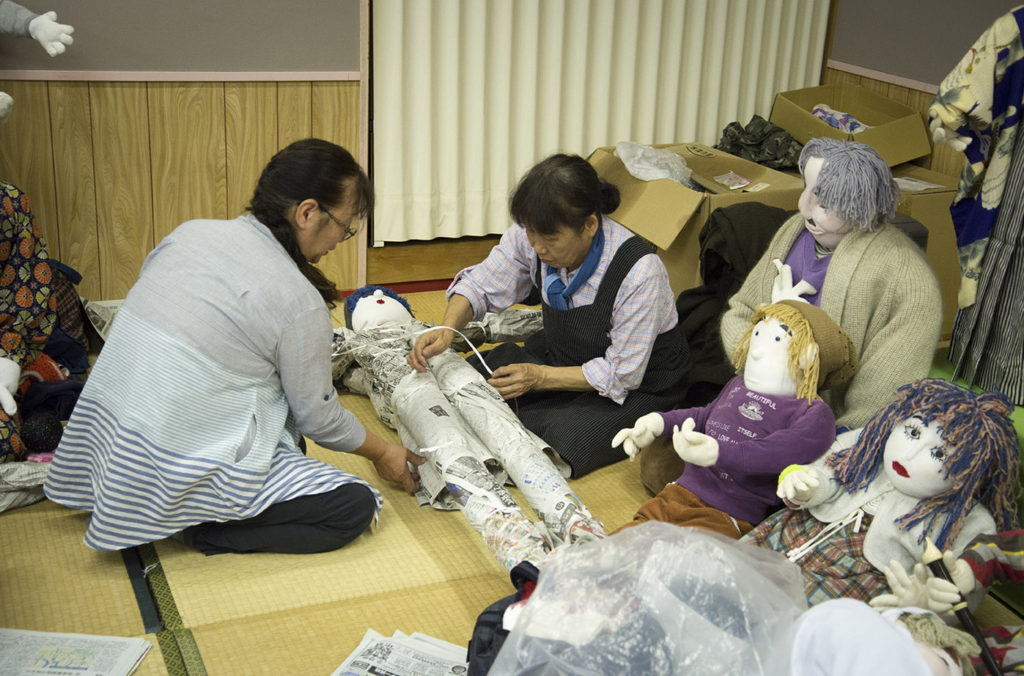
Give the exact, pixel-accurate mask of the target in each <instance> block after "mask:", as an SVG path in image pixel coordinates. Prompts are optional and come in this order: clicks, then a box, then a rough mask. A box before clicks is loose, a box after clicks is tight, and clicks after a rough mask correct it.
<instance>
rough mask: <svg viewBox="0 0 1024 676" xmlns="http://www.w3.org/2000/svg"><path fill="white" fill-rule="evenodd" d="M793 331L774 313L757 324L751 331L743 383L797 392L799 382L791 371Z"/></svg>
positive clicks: (758, 389) (766, 391)
mask: <svg viewBox="0 0 1024 676" xmlns="http://www.w3.org/2000/svg"><path fill="white" fill-rule="evenodd" d="M791 340H793V333H792V332H791V331H790V330H789V327H788V326H786V325H785V324H783V323H782V322H780V321H779V320H778V319H775V318H774V317H766V318H765V319H762V320H761V321H759V322H758V323H757V324H756V325H755V326H754V332H753V333H752V334H751V335H750V348H749V349H748V351H747V361H746V362H745V363H744V364H743V383H744V384H745V385H746V386H747V387H748V388H749V389H751V390H753V391H754V392H760V393H761V394H772V395H789V396H796V383H795V382H793V377H792V376H790V375H789V343H790V341H791Z"/></svg>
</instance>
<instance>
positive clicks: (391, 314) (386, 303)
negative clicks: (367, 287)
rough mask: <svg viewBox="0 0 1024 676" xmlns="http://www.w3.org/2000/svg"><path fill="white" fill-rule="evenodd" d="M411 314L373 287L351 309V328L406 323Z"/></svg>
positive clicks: (355, 329) (410, 318)
mask: <svg viewBox="0 0 1024 676" xmlns="http://www.w3.org/2000/svg"><path fill="white" fill-rule="evenodd" d="M411 320H412V315H411V314H409V311H408V310H406V309H405V306H404V305H402V304H401V303H399V302H398V301H397V300H395V299H394V298H392V297H391V296H387V295H385V294H384V292H383V291H381V290H380V289H375V290H374V292H373V293H372V294H370V295H369V296H363V297H362V298H360V299H359V301H358V302H357V303H356V306H355V307H354V308H353V309H352V319H351V323H352V329H353V330H354V331H362V330H363V329H372V328H374V327H377V326H395V325H401V324H408V323H409V322H410V321H411Z"/></svg>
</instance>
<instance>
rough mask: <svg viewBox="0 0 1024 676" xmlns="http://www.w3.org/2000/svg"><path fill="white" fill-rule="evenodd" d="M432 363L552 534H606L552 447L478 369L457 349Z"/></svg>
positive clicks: (564, 538)
mask: <svg viewBox="0 0 1024 676" xmlns="http://www.w3.org/2000/svg"><path fill="white" fill-rule="evenodd" d="M430 368H431V371H432V372H433V374H434V377H435V378H436V379H437V383H438V386H439V387H440V388H441V391H442V392H443V393H444V395H445V397H447V399H448V400H449V401H451V403H452V405H453V406H454V407H455V409H456V410H457V411H458V412H459V415H460V417H461V418H462V421H463V424H464V425H465V426H466V427H468V428H469V429H471V430H472V431H473V433H474V434H475V435H476V436H477V437H479V438H480V440H481V441H482V442H483V444H484V445H485V446H486V447H487V449H488V450H489V451H490V452H491V454H492V455H493V456H494V457H495V458H496V459H497V461H498V462H499V463H500V464H501V466H502V467H504V468H505V471H506V472H508V476H509V477H510V478H511V480H512V482H513V483H515V485H516V486H518V487H519V490H521V491H522V492H523V495H524V496H525V497H526V500H527V502H529V503H530V506H531V507H533V509H534V510H535V511H536V512H537V514H538V515H539V516H540V517H541V519H542V520H543V521H544V524H545V525H546V526H547V528H548V532H549V533H550V534H551V535H552V537H554V538H555V539H557V540H558V541H559V542H579V541H584V540H594V539H597V538H601V537H604V534H605V533H604V527H603V526H602V524H601V522H600V521H599V520H598V519H596V518H594V517H593V516H592V515H591V514H590V512H589V511H588V510H587V508H586V506H584V504H583V502H582V501H581V500H580V499H579V498H578V497H577V496H576V494H575V493H573V491H572V489H571V488H569V484H568V483H567V482H566V480H565V478H564V477H563V475H562V473H561V472H560V471H559V469H558V468H557V467H556V466H555V464H554V462H552V459H551V456H549V455H548V452H549V451H550V448H549V447H548V446H547V445H546V444H545V443H544V441H543V440H542V439H540V438H539V437H538V436H537V435H535V434H534V433H532V432H530V431H529V430H528V429H526V427H524V426H523V423H522V422H521V421H520V420H519V418H517V417H516V415H515V413H514V412H513V411H512V409H511V408H509V406H508V404H506V403H505V402H504V400H502V398H501V396H500V395H499V394H498V393H497V392H496V391H495V389H494V388H493V387H491V386H490V385H488V384H487V381H485V380H484V379H483V377H482V376H481V375H480V374H479V373H478V372H477V371H476V369H474V368H473V367H472V366H470V365H469V364H467V363H466V361H465V360H464V359H462V357H460V356H459V355H457V354H455V353H454V352H445V353H442V354H440V355H437V356H436V357H434V358H433V359H432V360H431V362H430ZM566 470H568V467H566Z"/></svg>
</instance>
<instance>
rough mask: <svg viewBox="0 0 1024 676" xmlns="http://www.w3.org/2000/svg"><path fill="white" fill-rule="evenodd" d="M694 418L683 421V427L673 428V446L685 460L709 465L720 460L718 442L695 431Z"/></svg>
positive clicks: (695, 463) (704, 465) (705, 465)
mask: <svg viewBox="0 0 1024 676" xmlns="http://www.w3.org/2000/svg"><path fill="white" fill-rule="evenodd" d="M694 427H696V423H695V422H694V421H693V418H687V419H686V420H684V421H683V426H682V428H680V427H679V425H676V426H675V427H673V428H672V447H673V448H674V449H676V454H677V455H678V456H679V457H680V458H682V459H683V462H690V463H693V464H694V465H700V466H701V467H707V466H708V465H714V464H715V463H716V462H718V442H717V441H715V439H714V438H712V437H709V436H708V435H706V434H703V433H701V432H695V431H694V429H693V428H694Z"/></svg>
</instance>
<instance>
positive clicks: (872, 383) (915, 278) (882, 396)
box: [826, 230, 942, 429]
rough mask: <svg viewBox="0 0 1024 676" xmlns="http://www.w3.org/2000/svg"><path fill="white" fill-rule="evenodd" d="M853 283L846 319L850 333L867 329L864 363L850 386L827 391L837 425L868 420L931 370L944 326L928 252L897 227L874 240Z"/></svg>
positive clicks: (862, 347) (851, 425)
mask: <svg viewBox="0 0 1024 676" xmlns="http://www.w3.org/2000/svg"><path fill="white" fill-rule="evenodd" d="M849 284H850V286H851V287H852V288H851V290H850V291H849V292H848V293H847V296H846V304H845V307H844V308H843V320H842V322H843V328H844V329H847V331H848V332H850V333H853V334H856V333H860V331H861V330H863V339H862V340H861V344H860V348H859V354H858V357H859V363H860V366H859V368H858V370H857V374H856V375H855V376H854V377H853V379H852V380H851V381H850V383H849V384H848V385H847V386H845V388H836V389H835V390H832V391H830V392H828V393H827V395H828V396H827V397H826V399H827V400H829V401H830V403H832V404H833V409H834V410H835V411H836V424H837V425H838V426H839V427H845V428H848V429H853V428H856V427H862V426H864V425H865V424H867V422H868V420H869V419H870V418H871V416H873V415H874V414H875V413H876V412H877V411H879V410H880V409H881V408H883V407H884V406H885V405H886V404H888V403H889V401H890V400H891V399H892V397H893V395H894V394H895V393H896V390H897V389H898V388H899V387H901V386H902V385H906V384H907V383H910V382H913V381H915V380H919V379H921V378H924V377H926V376H927V375H928V371H929V369H930V368H931V364H932V360H933V359H934V357H935V347H936V345H937V344H938V339H939V332H940V330H941V326H942V297H941V293H940V290H939V282H938V280H937V279H936V277H935V273H934V272H932V269H931V267H930V266H929V264H928V262H927V260H926V259H925V258H924V255H923V254H922V253H921V251H920V250H919V249H918V248H917V246H916V245H914V244H913V243H912V242H911V241H910V240H908V239H907V238H906V237H905V236H903V235H902V233H899V232H898V231H895V230H893V231H892V232H891V233H889V234H888V235H886V236H880V237H878V238H876V239H875V240H874V242H873V244H872V250H869V251H868V253H867V255H865V256H864V257H863V258H862V259H861V263H860V264H859V265H858V269H857V270H856V271H855V272H854V274H853V275H852V276H851V277H850V282H849ZM862 322H865V323H866V325H863V327H862V324H861V323H862ZM837 402H841V404H839V403H837Z"/></svg>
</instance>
